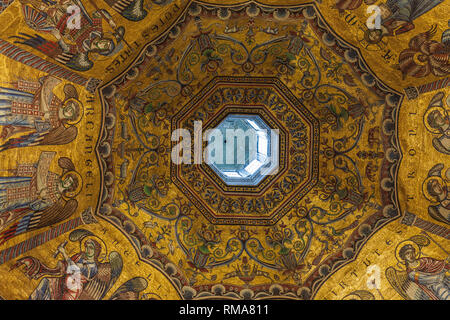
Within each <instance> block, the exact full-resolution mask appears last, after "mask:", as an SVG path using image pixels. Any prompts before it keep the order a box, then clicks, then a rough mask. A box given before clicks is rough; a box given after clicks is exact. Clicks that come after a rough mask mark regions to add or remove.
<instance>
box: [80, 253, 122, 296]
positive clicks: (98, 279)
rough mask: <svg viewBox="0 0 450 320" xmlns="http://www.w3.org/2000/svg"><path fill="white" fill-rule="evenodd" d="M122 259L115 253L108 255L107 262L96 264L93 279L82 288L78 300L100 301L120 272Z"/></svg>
mask: <svg viewBox="0 0 450 320" xmlns="http://www.w3.org/2000/svg"><path fill="white" fill-rule="evenodd" d="M122 267H123V262H122V257H121V256H120V254H119V253H118V252H116V251H113V252H111V253H110V254H109V262H106V263H98V271H97V274H96V275H95V277H94V278H92V279H91V280H89V281H88V282H87V283H86V284H85V286H84V287H83V292H82V293H81V295H80V297H79V299H80V300H101V299H103V297H104V296H105V295H106V293H107V292H108V291H109V289H111V287H112V286H113V285H114V283H115V282H116V281H117V279H118V278H119V276H120V273H121V272H122Z"/></svg>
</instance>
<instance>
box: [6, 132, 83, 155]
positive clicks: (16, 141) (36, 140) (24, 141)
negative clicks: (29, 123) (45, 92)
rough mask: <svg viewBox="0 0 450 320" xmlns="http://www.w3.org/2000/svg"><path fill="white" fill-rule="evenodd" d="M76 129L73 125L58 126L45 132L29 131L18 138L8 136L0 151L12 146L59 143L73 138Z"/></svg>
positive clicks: (76, 133)
mask: <svg viewBox="0 0 450 320" xmlns="http://www.w3.org/2000/svg"><path fill="white" fill-rule="evenodd" d="M77 135H78V129H77V128H76V127H75V126H70V127H68V128H66V127H64V126H59V127H57V128H55V129H53V130H51V131H49V132H47V133H36V132H31V133H29V134H26V135H23V136H21V137H18V138H10V139H8V140H7V141H6V142H5V143H4V144H2V145H1V146H0V152H1V151H4V150H8V149H13V148H21V147H28V146H44V145H61V144H67V143H70V142H72V141H73V140H75V138H76V137H77Z"/></svg>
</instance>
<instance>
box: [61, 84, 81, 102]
mask: <svg viewBox="0 0 450 320" xmlns="http://www.w3.org/2000/svg"><path fill="white" fill-rule="evenodd" d="M63 91H64V95H65V97H64V100H68V99H78V92H77V89H76V88H75V86H74V85H73V84H70V83H68V84H66V85H65V86H64V89H63Z"/></svg>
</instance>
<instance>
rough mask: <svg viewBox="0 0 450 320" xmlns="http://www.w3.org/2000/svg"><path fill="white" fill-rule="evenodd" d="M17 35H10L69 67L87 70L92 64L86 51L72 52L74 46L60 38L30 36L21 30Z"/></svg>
mask: <svg viewBox="0 0 450 320" xmlns="http://www.w3.org/2000/svg"><path fill="white" fill-rule="evenodd" d="M19 35H20V36H12V37H11V38H13V39H16V40H15V41H14V43H16V44H23V45H26V46H29V47H31V48H34V49H36V50H38V51H40V52H42V53H43V54H45V55H47V56H48V57H50V58H53V59H55V60H56V61H58V62H59V63H61V64H63V65H65V66H66V67H68V68H70V69H73V70H77V71H87V70H89V69H91V68H92V66H93V65H94V63H93V62H92V61H91V60H89V58H88V54H87V53H86V52H81V53H80V52H75V53H74V52H72V51H74V48H73V47H71V46H69V45H67V44H65V43H64V42H63V41H62V40H60V41H59V42H54V41H51V40H47V39H44V38H43V37H41V36H40V35H38V34H34V36H32V35H29V34H26V33H22V32H19ZM75 50H76V49H75Z"/></svg>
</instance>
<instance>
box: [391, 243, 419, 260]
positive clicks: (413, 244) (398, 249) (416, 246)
mask: <svg viewBox="0 0 450 320" xmlns="http://www.w3.org/2000/svg"><path fill="white" fill-rule="evenodd" d="M408 244H410V245H412V246H413V248H414V250H415V251H416V257H415V258H416V259H419V256H420V247H419V245H418V244H417V243H415V242H414V241H412V240H405V241H402V242H400V243H399V244H398V245H397V247H396V248H395V257H396V258H397V260H398V261H399V262H400V263H404V260H403V259H402V258H400V249H401V248H403V247H404V246H406V245H408Z"/></svg>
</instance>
